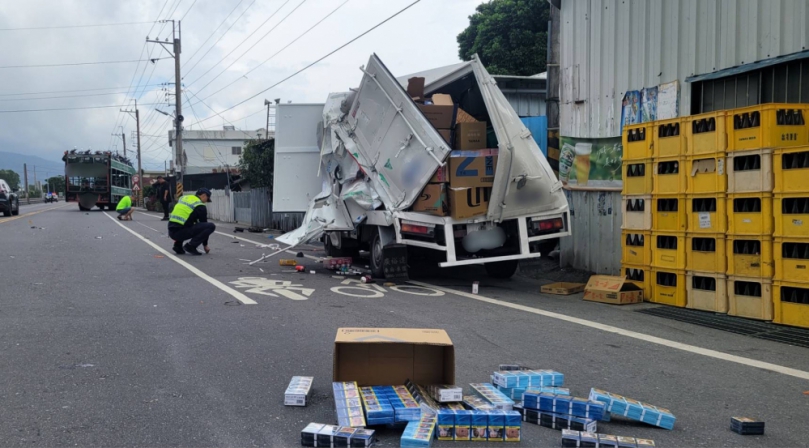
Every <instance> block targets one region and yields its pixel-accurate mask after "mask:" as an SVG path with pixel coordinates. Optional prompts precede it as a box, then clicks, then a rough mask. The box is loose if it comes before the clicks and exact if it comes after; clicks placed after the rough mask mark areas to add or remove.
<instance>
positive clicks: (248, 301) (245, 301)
mask: <svg viewBox="0 0 809 448" xmlns="http://www.w3.org/2000/svg"><path fill="white" fill-rule="evenodd" d="M104 215H106V216H107V218H110V219H111V220H112V222H114V223H115V224H118V225H119V226H121V227H122V228H123V229H125V230H126V231H127V232H129V233H131V234H132V235H135V236H136V237H137V238H139V239H140V240H141V241H143V242H144V243H146V244H148V245H150V246H152V247H153V248H154V249H155V250H156V251H158V252H160V253H161V254H163V255H165V256H166V258H168V259H170V260H173V261H174V262H176V263H177V264H179V265H180V266H182V267H184V268H186V269H188V270H189V271H191V272H192V273H193V274H194V275H196V276H197V277H199V278H201V279H203V280H205V281H206V282H208V283H210V284H212V285H214V286H216V287H217V288H219V289H221V290H222V291H224V292H226V293H228V294H230V295H231V296H233V298H234V299H236V300H238V301H239V302H241V303H243V304H244V305H255V304H256V301H255V300H253V299H251V298H250V297H247V296H246V295H244V294H242V293H240V292H239V291H236V290H235V289H233V288H230V287H228V286H226V285H225V284H224V283H222V282H220V281H219V280H217V279H215V278H213V277H211V276H209V275H208V274H206V273H204V272H202V271H201V270H199V269H198V268H196V267H194V266H192V265H190V264H188V263H187V262H185V261H183V260H180V259H179V258H177V256H176V255H174V254H172V253H170V252H169V251H167V250H165V249H163V248H162V247H160V246H158V245H157V244H155V243H154V242H152V241H149V240H148V239H146V238H145V237H144V236H142V235H141V234H139V233H137V232H135V231H134V230H132V229H130V228H129V227H127V226H125V225H123V224H121V223H120V222H118V220H117V219H115V218H113V217H112V216H110V215H108V214H107V213H104Z"/></svg>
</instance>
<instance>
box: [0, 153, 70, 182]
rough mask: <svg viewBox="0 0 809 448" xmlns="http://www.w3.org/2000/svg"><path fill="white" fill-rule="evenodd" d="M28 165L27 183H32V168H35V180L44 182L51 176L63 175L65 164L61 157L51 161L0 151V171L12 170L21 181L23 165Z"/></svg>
mask: <svg viewBox="0 0 809 448" xmlns="http://www.w3.org/2000/svg"><path fill="white" fill-rule="evenodd" d="M25 163H27V164H28V182H29V183H34V167H36V179H37V180H45V179H47V178H49V177H51V176H57V175H59V174H64V173H65V164H64V163H63V162H62V159H61V156H60V157H58V158H56V157H54V158H53V159H43V158H42V157H37V156H31V155H26V154H19V153H16V152H3V151H0V170H14V171H15V172H16V173H17V174H19V175H20V180H23V164H25Z"/></svg>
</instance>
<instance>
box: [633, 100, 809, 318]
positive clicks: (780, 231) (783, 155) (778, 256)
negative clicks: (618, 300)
mask: <svg viewBox="0 0 809 448" xmlns="http://www.w3.org/2000/svg"><path fill="white" fill-rule="evenodd" d="M807 120H809V106H802V105H797V104H764V105H758V106H752V107H745V108H739V109H732V110H727V111H718V112H711V113H706V114H701V115H694V116H689V117H683V118H676V119H672V120H659V121H655V122H651V123H643V124H638V125H631V126H626V127H625V129H624V133H623V145H624V161H623V180H624V187H623V214H624V218H623V226H622V229H623V243H622V246H623V247H622V249H623V254H622V255H623V257H622V270H623V274H624V275H625V276H626V277H627V279H628V280H629V281H631V282H634V283H635V284H637V285H638V286H640V287H641V288H643V291H644V297H645V298H646V299H647V300H650V301H652V302H656V303H662V304H666V305H673V306H680V307H688V308H694V309H700V310H706V311H713V312H717V313H728V314H730V315H734V316H741V317H747V318H752V319H760V320H774V321H775V322H776V323H781V324H786V325H795V326H801V327H807V328H809V125H808V124H807Z"/></svg>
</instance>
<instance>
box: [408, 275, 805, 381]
mask: <svg viewBox="0 0 809 448" xmlns="http://www.w3.org/2000/svg"><path fill="white" fill-rule="evenodd" d="M409 283H412V284H414V285H418V286H423V287H425V288H433V289H437V290H440V291H444V292H447V293H451V294H455V295H457V296H461V297H466V298H467V299H472V300H478V301H480V302H486V303H490V304H492V305H499V306H502V307H506V308H511V309H515V310H519V311H525V312H526V313H532V314H537V315H540V316H545V317H550V318H552V319H559V320H563V321H565V322H570V323H573V324H578V325H583V326H585V327H590V328H595V329H597V330H601V331H606V332H608V333H615V334H619V335H621V336H626V337H629V338H633V339H638V340H641V341H644V342H651V343H653V344H658V345H663V346H665V347H669V348H674V349H677V350H682V351H685V352H689V353H695V354H697V355H702V356H707V357H709V358H715V359H721V360H723V361H729V362H735V363H737V364H742V365H745V366H749V367H758V368H759V369H764V370H769V371H772V372H777V373H782V374H784V375H789V376H794V377H795V378H801V379H804V380H809V372H806V371H803V370H798V369H793V368H791V367H785V366H780V365H778V364H771V363H769V362H764V361H758V360H756V359H751V358H745V357H742V356H736V355H730V354H727V353H723V352H719V351H716V350H711V349H707V348H702V347H697V346H695V345H689V344H683V343H680V342H675V341H670V340H668V339H663V338H659V337H657V336H652V335H648V334H644V333H638V332H636V331H631V330H625V329H623V328H618V327H613V326H612V325H605V324H601V323H598V322H593V321H590V320H586V319H580V318H578V317H573V316H568V315H566V314H560V313H554V312H552V311H545V310H542V309H539V308H533V307H530V306H525V305H519V304H516V303H510V302H504V301H502V300H497V299H490V298H488V297H484V296H481V295H478V294H471V293H468V292H464V291H457V290H455V289H450V288H445V287H443V286H437V285H433V284H429V283H422V282H417V281H412V280H411V281H410V282H409Z"/></svg>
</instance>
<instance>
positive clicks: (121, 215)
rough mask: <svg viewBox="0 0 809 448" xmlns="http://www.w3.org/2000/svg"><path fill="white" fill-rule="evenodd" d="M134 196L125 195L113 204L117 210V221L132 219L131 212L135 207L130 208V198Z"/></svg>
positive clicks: (133, 211)
mask: <svg viewBox="0 0 809 448" xmlns="http://www.w3.org/2000/svg"><path fill="white" fill-rule="evenodd" d="M133 197H134V196H130V195H126V196H124V197H122V198H121V200H120V201H118V205H116V206H115V211H116V212H118V221H132V214H133V213H135V209H134V208H132V198H133Z"/></svg>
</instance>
